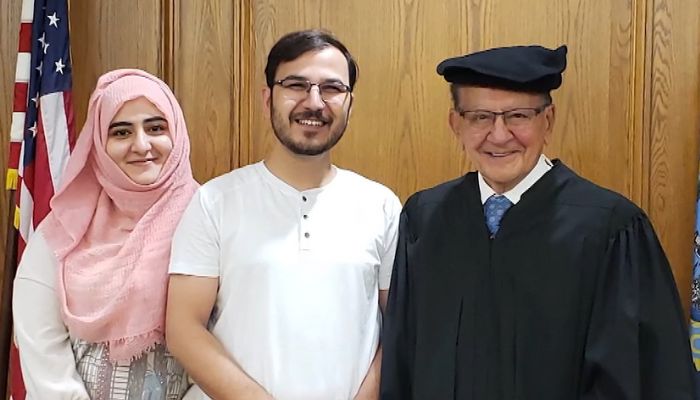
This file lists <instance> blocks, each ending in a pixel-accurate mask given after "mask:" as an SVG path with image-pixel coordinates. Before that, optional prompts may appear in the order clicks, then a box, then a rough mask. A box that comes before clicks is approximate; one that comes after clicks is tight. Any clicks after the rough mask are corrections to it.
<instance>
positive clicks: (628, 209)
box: [563, 176, 646, 232]
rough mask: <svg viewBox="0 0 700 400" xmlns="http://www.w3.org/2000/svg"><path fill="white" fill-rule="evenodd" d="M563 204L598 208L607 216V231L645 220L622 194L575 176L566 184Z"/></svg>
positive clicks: (640, 211) (638, 210)
mask: <svg viewBox="0 0 700 400" xmlns="http://www.w3.org/2000/svg"><path fill="white" fill-rule="evenodd" d="M567 186H568V190H567V191H566V193H567V194H566V196H565V198H564V199H563V200H564V202H565V203H568V204H572V205H579V206H582V207H590V208H600V209H601V211H604V213H605V214H606V215H608V216H609V223H608V226H609V229H610V231H611V232H612V231H615V230H619V229H623V228H624V227H626V226H628V225H629V224H631V223H633V222H635V221H637V220H639V218H646V214H645V213H644V211H643V210H642V209H641V208H639V207H638V206H637V205H636V204H634V203H633V202H632V201H631V200H629V199H628V198H626V197H625V196H623V195H622V194H620V193H618V192H615V191H612V190H610V189H607V188H604V187H602V186H599V185H597V184H595V183H593V182H591V181H589V180H587V179H585V178H582V177H580V176H576V177H575V178H573V179H570V180H569V182H568V185H567Z"/></svg>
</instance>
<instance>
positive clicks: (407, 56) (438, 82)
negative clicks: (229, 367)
mask: <svg viewBox="0 0 700 400" xmlns="http://www.w3.org/2000/svg"><path fill="white" fill-rule="evenodd" d="M455 7H457V9H459V8H460V2H459V1H443V2H439V3H435V4H433V3H430V4H428V3H426V2H406V1H391V2H378V1H365V2H348V1H323V2H320V1H290V2H278V1H273V0H261V1H255V2H254V4H253V8H252V29H253V35H254V43H255V46H254V52H253V54H252V57H253V59H252V64H253V65H254V68H253V73H252V76H251V78H252V84H251V85H252V88H253V90H251V92H250V93H249V94H248V97H249V99H248V100H247V101H249V103H250V104H252V109H253V111H252V115H253V116H254V119H253V122H252V129H251V130H250V132H249V133H248V134H249V135H250V139H249V140H250V146H249V149H250V150H249V151H250V159H251V161H255V160H259V159H261V158H262V157H263V156H264V154H265V153H266V151H267V149H268V148H269V145H270V143H271V142H272V140H274V136H273V134H272V133H271V129H270V123H269V121H268V120H266V119H265V118H264V117H263V112H262V105H261V102H260V99H259V92H260V88H262V87H263V86H264V75H263V69H264V67H265V62H266V56H267V52H268V51H269V49H270V47H271V46H272V44H273V43H274V42H275V41H276V40H277V39H278V38H279V37H280V36H281V35H282V34H284V33H287V32H289V31H292V30H298V29H305V28H311V27H322V28H325V29H328V30H330V31H332V32H333V33H335V34H336V35H337V36H338V37H339V38H340V39H341V40H342V41H343V42H344V43H345V44H346V45H347V46H348V48H349V49H350V51H351V52H352V53H353V54H354V56H355V57H356V59H357V61H358V64H359V67H360V74H359V80H358V82H357V86H356V89H355V102H354V105H353V113H352V118H351V121H350V125H349V128H348V131H347V132H346V134H345V136H344V137H343V139H342V140H341V142H340V144H339V145H338V147H337V149H334V153H333V159H334V162H335V163H336V164H338V165H340V166H343V167H346V168H350V169H353V170H355V171H357V172H359V173H361V174H363V175H365V176H368V177H370V178H372V179H375V180H378V181H380V182H383V183H385V184H387V185H388V186H390V187H391V188H393V189H394V190H395V191H396V192H397V193H398V194H399V195H400V196H401V197H402V198H404V199H405V198H406V197H407V196H408V195H409V194H410V193H412V192H414V191H415V190H416V189H418V188H421V187H426V186H430V185H434V184H436V183H438V182H440V181H442V180H445V179H447V178H449V177H454V176H457V175H459V174H460V172H461V171H462V169H463V166H462V164H463V163H462V156H461V150H460V147H459V146H458V143H457V142H456V141H455V140H454V137H453V135H452V133H451V132H450V131H449V129H448V124H447V110H448V109H449V94H448V90H447V85H445V83H444V82H443V81H442V79H441V78H440V77H438V76H437V75H436V74H435V66H436V65H437V63H438V62H439V61H440V60H442V59H443V58H444V57H446V56H447V55H452V54H458V53H459V52H460V51H461V50H460V48H461V47H462V46H461V43H460V42H461V41H463V39H457V40H455V39H456V38H464V37H465V35H464V34H463V32H462V34H460V30H461V29H463V27H464V26H465V25H466V20H465V16H464V13H459V12H455V11H454V10H455ZM357 21H362V23H357ZM438 21H439V23H438ZM370 27H371V29H370ZM242 133H243V134H244V135H245V134H246V133H245V132H242Z"/></svg>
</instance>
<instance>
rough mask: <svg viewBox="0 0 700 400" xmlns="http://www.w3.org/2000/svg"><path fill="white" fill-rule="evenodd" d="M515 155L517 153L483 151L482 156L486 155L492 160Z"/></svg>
mask: <svg viewBox="0 0 700 400" xmlns="http://www.w3.org/2000/svg"><path fill="white" fill-rule="evenodd" d="M516 153H518V151H503V152H495V151H485V152H484V154H486V155H488V156H489V157H494V158H504V157H508V156H511V155H514V154H516Z"/></svg>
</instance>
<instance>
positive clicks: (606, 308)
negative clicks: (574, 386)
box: [581, 211, 696, 400]
mask: <svg viewBox="0 0 700 400" xmlns="http://www.w3.org/2000/svg"><path fill="white" fill-rule="evenodd" d="M600 271H601V272H600V275H599V276H598V281H597V284H596V295H595V298H594V301H593V305H592V313H591V322H590V325H589V328H588V335H587V339H586V347H585V354H584V365H583V376H582V387H581V391H582V396H581V398H582V399H584V400H593V399H596V400H598V399H610V400H613V399H614V400H637V399H649V400H651V399H677V400H686V399H687V400H691V399H695V398H696V397H695V393H694V390H695V389H694V382H693V379H694V372H693V371H694V369H693V366H692V358H691V352H690V345H689V338H688V330H687V327H686V322H685V321H686V318H685V316H684V315H683V311H682V308H681V304H680V300H679V296H678V291H677V289H676V285H675V282H674V279H673V275H672V273H671V268H670V266H669V262H668V260H667V258H666V256H665V254H664V251H663V249H662V248H661V244H660V243H659V240H658V238H657V236H656V234H655V233H654V230H653V228H652V226H651V223H650V222H649V220H648V219H647V217H646V216H645V215H644V214H643V213H642V212H641V211H639V212H638V213H637V215H636V216H633V217H632V218H630V219H629V222H628V223H626V224H624V225H623V226H622V228H619V229H616V230H614V231H613V233H612V235H611V236H610V238H609V242H608V246H607V251H606V253H605V256H604V260H603V268H602V269H601V270H600Z"/></svg>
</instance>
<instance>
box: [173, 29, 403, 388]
mask: <svg viewBox="0 0 700 400" xmlns="http://www.w3.org/2000/svg"><path fill="white" fill-rule="evenodd" d="M265 73H266V78H267V87H266V88H265V89H264V91H263V100H264V103H265V109H266V111H267V112H268V113H269V116H270V121H271V123H272V127H273V131H274V133H275V136H276V137H277V139H278V140H277V141H276V142H275V144H274V146H273V148H272V150H271V152H270V154H269V155H268V156H267V157H266V158H265V160H264V161H261V162H258V163H256V164H253V165H249V166H246V167H243V168H240V169H237V170H234V171H232V172H229V173H227V174H225V175H223V176H220V177H218V178H215V179H213V180H212V181H210V182H208V183H207V184H205V185H203V186H202V188H201V189H200V190H199V191H198V192H197V194H196V195H195V196H194V198H193V201H192V203H191V204H190V206H189V208H188V209H187V211H186V212H185V215H184V216H183V219H182V221H181V223H180V225H179V227H178V230H177V232H176V235H175V238H174V239H173V252H172V260H171V264H170V274H171V278H170V289H169V298H168V311H167V332H166V336H167V340H168V346H169V348H170V350H171V351H172V353H173V354H174V355H175V356H176V357H177V358H178V359H179V360H180V361H181V363H182V364H183V365H184V366H185V369H186V370H187V371H188V372H189V373H190V375H191V377H192V379H193V380H194V382H195V383H196V385H195V386H194V387H193V388H192V389H191V390H190V391H189V392H188V394H187V395H186V396H185V399H208V398H214V399H271V398H275V399H282V400H286V399H290V400H292V399H299V400H301V399H303V400H313V399H319V400H332V399H343V400H345V399H369V398H377V396H378V389H379V367H380V363H381V348H380V345H379V334H380V328H381V309H383V306H384V304H385V302H386V293H387V289H388V286H389V281H390V275H391V267H392V265H393V260H394V252H395V248H396V240H397V229H398V218H399V214H400V209H401V204H400V202H399V200H398V198H397V197H396V195H394V193H392V192H391V191H390V190H389V189H387V188H386V187H384V186H382V185H380V184H378V183H376V182H373V181H370V180H368V179H366V178H363V177H362V176H360V175H357V174H355V173H353V172H351V171H347V170H343V169H340V168H337V167H335V166H333V165H332V164H331V161H330V149H331V148H332V147H333V146H334V145H335V144H336V143H337V142H338V141H339V140H340V138H341V137H342V135H343V133H344V131H345V128H346V126H347V124H348V118H349V116H350V110H351V107H352V101H353V94H352V89H353V87H354V84H355V81H356V79H357V66H356V64H355V61H354V60H353V58H352V56H351V55H350V53H349V52H348V50H347V49H346V47H345V46H344V45H343V44H342V43H340V42H339V41H338V40H337V39H335V38H334V37H333V36H331V35H330V34H328V33H326V32H323V31H317V30H311V31H302V32H294V33H290V34H288V35H286V36H284V37H283V38H281V39H280V40H279V41H278V42H277V43H276V44H275V45H274V47H273V48H272V50H271V51H270V54H269V56H268V63H267V67H266V69H265ZM380 305H381V308H380Z"/></svg>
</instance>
